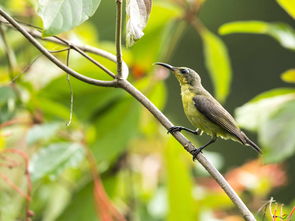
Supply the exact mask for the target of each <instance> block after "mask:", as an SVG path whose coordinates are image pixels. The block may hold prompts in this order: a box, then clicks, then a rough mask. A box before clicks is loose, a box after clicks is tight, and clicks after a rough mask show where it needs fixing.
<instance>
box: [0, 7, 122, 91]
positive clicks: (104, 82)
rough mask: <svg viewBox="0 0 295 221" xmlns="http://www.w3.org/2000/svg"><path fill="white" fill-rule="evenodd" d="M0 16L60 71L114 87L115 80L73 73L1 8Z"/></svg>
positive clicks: (86, 80) (90, 81) (84, 80)
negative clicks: (102, 79)
mask: <svg viewBox="0 0 295 221" xmlns="http://www.w3.org/2000/svg"><path fill="white" fill-rule="evenodd" d="M0 15H1V16H2V17H4V18H5V19H6V20H7V21H8V22H9V23H10V24H11V25H12V26H13V27H15V28H16V29H17V30H18V31H19V32H20V33H22V34H23V36H24V37H25V38H27V39H28V40H29V41H30V42H31V43H32V44H33V45H34V46H35V47H36V48H37V49H38V50H39V51H40V52H41V53H42V54H43V55H44V56H46V57H47V58H48V59H49V60H51V61H52V62H53V63H54V64H56V65H57V66H58V67H59V68H60V69H62V70H63V71H65V72H66V73H68V74H70V75H72V76H73V77H75V78H77V79H79V80H81V81H83V82H85V83H88V84H93V85H98V86H105V87H116V85H117V82H116V81H115V80H113V81H101V80H97V79H94V78H90V77H86V76H84V75H81V74H79V73H78V72H76V71H74V70H73V69H71V68H69V67H67V66H66V65H64V64H63V63H62V62H60V61H59V60H58V59H57V58H56V57H54V56H53V55H52V54H50V52H49V51H48V50H47V49H46V48H44V47H43V46H42V45H41V44H40V43H39V42H38V41H37V40H36V39H35V38H34V37H33V36H32V35H30V34H29V33H28V32H27V30H25V29H24V28H23V27H22V26H20V25H19V24H18V23H17V22H16V21H15V20H14V19H13V18H12V17H11V16H10V15H8V14H7V13H6V12H5V11H3V10H2V8H0Z"/></svg>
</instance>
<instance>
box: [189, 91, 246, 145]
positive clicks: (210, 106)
mask: <svg viewBox="0 0 295 221" xmlns="http://www.w3.org/2000/svg"><path fill="white" fill-rule="evenodd" d="M193 101H194V104H195V107H196V108H197V110H198V111H199V112H201V113H202V114H203V115H205V116H206V117H207V118H208V119H209V120H210V121H211V122H213V123H215V124H217V125H219V126H220V127H221V128H223V129H225V130H226V131H227V132H228V133H230V134H232V135H234V136H235V137H237V138H238V139H239V140H240V141H241V142H242V143H245V140H244V137H243V135H242V134H241V131H240V129H239V128H238V127H237V125H236V123H235V120H234V118H233V117H232V116H231V115H230V114H229V113H228V112H227V111H226V110H225V109H224V108H223V107H222V106H221V104H219V103H218V101H216V100H215V99H214V98H213V97H209V98H208V97H206V96H203V95H197V96H195V97H194V98H193Z"/></svg>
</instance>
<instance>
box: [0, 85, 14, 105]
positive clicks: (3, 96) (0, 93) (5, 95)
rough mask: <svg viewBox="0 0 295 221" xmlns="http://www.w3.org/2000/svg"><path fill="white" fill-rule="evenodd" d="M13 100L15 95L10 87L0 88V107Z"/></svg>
mask: <svg viewBox="0 0 295 221" xmlns="http://www.w3.org/2000/svg"><path fill="white" fill-rule="evenodd" d="M10 99H15V93H14V91H13V89H12V88H11V87H7V86H2V87H0V105H3V104H5V103H6V102H7V101H8V100H10Z"/></svg>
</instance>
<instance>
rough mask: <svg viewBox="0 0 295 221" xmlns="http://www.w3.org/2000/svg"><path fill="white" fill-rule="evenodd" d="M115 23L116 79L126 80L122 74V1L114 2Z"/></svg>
mask: <svg viewBox="0 0 295 221" xmlns="http://www.w3.org/2000/svg"><path fill="white" fill-rule="evenodd" d="M116 3H117V21H116V26H117V27H116V50H117V53H116V55H117V77H118V78H124V79H126V78H127V77H128V76H123V73H122V0H116Z"/></svg>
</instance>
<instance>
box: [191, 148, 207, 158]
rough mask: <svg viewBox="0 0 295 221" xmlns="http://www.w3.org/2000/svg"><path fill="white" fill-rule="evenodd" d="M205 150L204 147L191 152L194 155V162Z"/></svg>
mask: <svg viewBox="0 0 295 221" xmlns="http://www.w3.org/2000/svg"><path fill="white" fill-rule="evenodd" d="M203 149H204V147H200V148H196V149H194V150H192V151H191V152H190V153H191V154H192V155H193V160H195V159H197V156H198V154H199V153H203V152H202V150H203Z"/></svg>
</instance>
